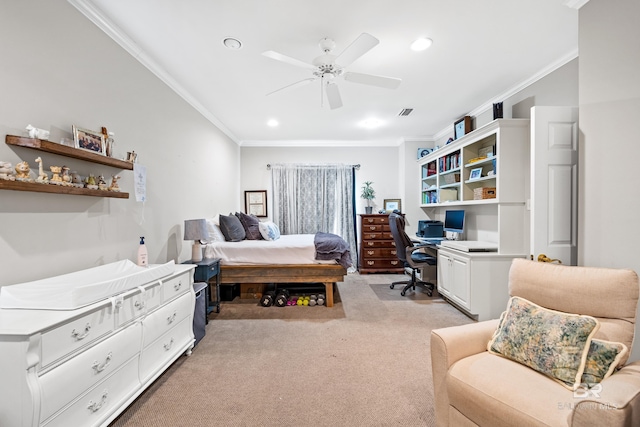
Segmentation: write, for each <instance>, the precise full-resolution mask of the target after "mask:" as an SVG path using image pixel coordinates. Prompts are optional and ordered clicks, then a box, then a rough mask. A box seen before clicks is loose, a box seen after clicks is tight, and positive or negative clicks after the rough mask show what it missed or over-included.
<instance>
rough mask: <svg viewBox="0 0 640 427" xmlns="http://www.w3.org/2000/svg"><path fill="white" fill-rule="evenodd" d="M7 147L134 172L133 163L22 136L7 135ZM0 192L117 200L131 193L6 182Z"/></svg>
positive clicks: (0, 187) (3, 182)
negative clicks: (12, 191)
mask: <svg viewBox="0 0 640 427" xmlns="http://www.w3.org/2000/svg"><path fill="white" fill-rule="evenodd" d="M5 142H6V143H7V145H14V146H17V147H26V148H32V149H34V150H38V151H44V152H47V153H53V154H59V155H61V156H65V157H71V158H74V159H79V160H84V161H87V162H91V163H98V164H101V165H106V166H111V167H114V168H119V169H126V170H133V163H131V162H126V161H124V160H118V159H114V158H111V157H106V156H103V155H101V154H96V153H91V152H89V151H85V150H80V149H78V148H73V147H67V146H66V145H62V144H58V143H55V142H51V141H46V140H44V139H37V138H26V137H22V136H14V135H7V136H6V138H5ZM0 190H14V191H32V192H36V193H53V194H73V195H77V196H93V197H112V198H117V199H128V198H129V193H124V192H120V191H108V190H91V189H89V188H77V187H70V186H62V185H55V184H43V183H39V182H25V181H17V180H16V181H5V180H0Z"/></svg>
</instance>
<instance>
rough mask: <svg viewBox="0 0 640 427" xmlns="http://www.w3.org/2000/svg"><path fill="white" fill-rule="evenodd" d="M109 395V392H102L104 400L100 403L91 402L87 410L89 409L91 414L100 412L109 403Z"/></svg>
mask: <svg viewBox="0 0 640 427" xmlns="http://www.w3.org/2000/svg"><path fill="white" fill-rule="evenodd" d="M107 394H109V392H108V391H107V390H105V391H103V392H102V399H100V402H94V401H93V400H90V401H89V406H87V409H89V410H90V411H91V412H97V411H99V410H100V408H102V406H103V405H104V404H105V403H107Z"/></svg>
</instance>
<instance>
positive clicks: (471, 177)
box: [469, 168, 482, 181]
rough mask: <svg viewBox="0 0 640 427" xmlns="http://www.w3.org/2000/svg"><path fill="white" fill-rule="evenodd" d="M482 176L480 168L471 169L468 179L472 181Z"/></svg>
mask: <svg viewBox="0 0 640 427" xmlns="http://www.w3.org/2000/svg"><path fill="white" fill-rule="evenodd" d="M480 178H482V168H475V169H471V174H469V180H470V181H473V180H475V179H480Z"/></svg>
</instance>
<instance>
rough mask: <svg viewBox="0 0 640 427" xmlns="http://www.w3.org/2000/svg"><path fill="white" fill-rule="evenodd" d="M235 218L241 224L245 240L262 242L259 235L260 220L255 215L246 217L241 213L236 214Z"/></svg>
mask: <svg viewBox="0 0 640 427" xmlns="http://www.w3.org/2000/svg"><path fill="white" fill-rule="evenodd" d="M236 216H237V217H238V219H239V220H240V222H241V223H242V226H243V227H244V231H245V233H246V234H247V240H262V234H260V226H259V224H260V220H259V219H258V217H257V216H255V215H247V214H246V213H243V212H236Z"/></svg>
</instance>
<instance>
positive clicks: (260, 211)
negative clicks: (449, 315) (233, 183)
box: [244, 190, 267, 217]
mask: <svg viewBox="0 0 640 427" xmlns="http://www.w3.org/2000/svg"><path fill="white" fill-rule="evenodd" d="M244 211H245V213H246V214H247V215H255V216H257V217H266V216H267V190H256V191H245V192H244Z"/></svg>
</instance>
